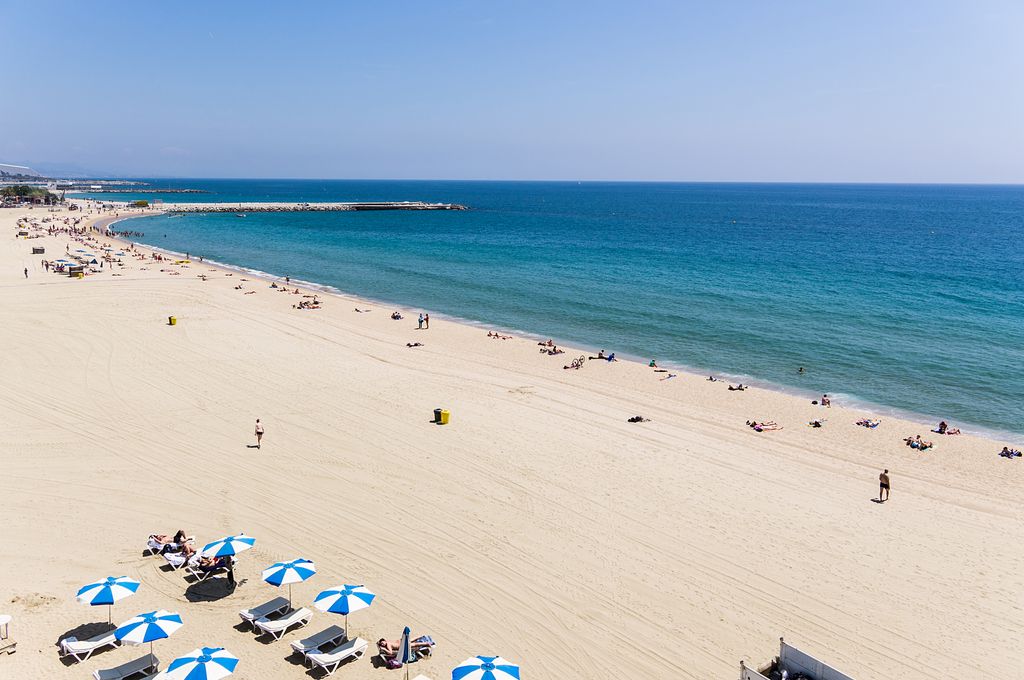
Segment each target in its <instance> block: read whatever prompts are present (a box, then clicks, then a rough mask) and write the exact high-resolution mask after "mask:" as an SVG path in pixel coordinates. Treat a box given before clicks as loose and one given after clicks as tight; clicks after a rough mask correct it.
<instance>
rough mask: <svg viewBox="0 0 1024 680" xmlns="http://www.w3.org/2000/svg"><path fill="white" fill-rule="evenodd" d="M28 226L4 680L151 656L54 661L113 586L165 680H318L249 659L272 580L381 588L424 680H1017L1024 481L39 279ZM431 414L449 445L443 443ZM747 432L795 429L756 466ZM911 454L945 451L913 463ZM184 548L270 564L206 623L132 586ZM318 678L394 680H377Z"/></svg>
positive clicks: (594, 373)
mask: <svg viewBox="0 0 1024 680" xmlns="http://www.w3.org/2000/svg"><path fill="white" fill-rule="evenodd" d="M19 214H32V215H33V216H34V217H36V218H42V217H45V216H48V215H49V213H47V212H45V211H43V210H39V209H36V210H33V211H15V210H5V211H2V212H0V228H2V232H0V234H2V235H3V236H4V237H3V238H2V239H0V309H2V310H3V321H2V323H0V343H2V344H0V347H2V354H0V356H2V359H0V361H2V368H0V374H2V375H3V386H4V389H3V391H2V392H0V405H2V413H3V418H2V419H0V470H2V475H0V498H2V501H0V512H2V516H3V523H2V526H3V532H2V537H3V544H4V545H3V551H2V552H0V613H9V614H11V615H13V617H14V622H13V624H12V626H11V632H12V634H13V636H14V637H15V638H16V639H17V640H18V642H19V651H18V652H17V654H15V655H14V656H10V657H3V656H0V677H3V678H28V677H46V678H84V677H87V676H88V675H89V674H90V673H91V672H92V671H93V670H94V669H96V668H103V667H108V666H113V665H116V664H118V663H122V662H124V661H127V660H128V659H130V658H134V657H135V656H137V655H139V654H141V653H142V651H143V650H141V649H135V648H131V647H129V648H121V649H116V650H113V651H107V652H104V653H101V654H98V655H96V656H94V657H93V658H91V659H90V660H88V661H86V662H85V663H82V664H77V665H74V666H71V667H69V668H65V667H64V666H63V665H62V663H61V662H60V661H58V659H57V652H56V649H55V647H54V643H55V642H56V641H57V639H58V638H59V637H60V636H61V634H62V633H64V632H65V631H68V630H71V629H74V628H75V627H77V626H79V625H80V624H83V623H87V622H93V621H105V619H106V611H105V607H103V608H92V609H91V608H88V607H85V606H83V605H79V604H77V603H76V602H75V601H74V599H73V595H74V593H75V591H76V589H77V588H78V587H79V586H80V585H82V584H84V583H87V582H89V581H92V580H95V579H98V578H101V577H103V576H106V575H128V576H131V577H133V578H137V579H139V580H141V581H142V583H143V586H142V588H141V589H140V591H139V593H138V594H137V595H136V596H135V597H133V598H129V599H128V600H125V601H123V602H121V603H119V604H117V605H115V607H114V620H115V622H117V621H119V620H124V619H127V618H128V617H130V616H132V615H134V614H136V613H138V612H141V611H148V610H150V609H155V608H166V609H170V610H176V611H179V612H180V613H181V614H182V617H183V618H184V620H185V626H184V627H183V628H182V629H181V630H180V631H179V632H178V633H177V634H176V635H175V636H174V637H172V638H171V639H169V640H164V641H161V642H159V643H157V645H156V651H157V654H158V656H160V658H161V659H162V660H163V661H164V662H165V663H166V662H168V661H170V660H171V659H172V658H173V657H174V656H176V655H179V654H182V653H185V652H187V651H189V650H191V649H193V648H194V647H196V646H199V645H201V644H209V645H223V646H225V647H227V648H228V649H229V650H230V651H232V652H234V653H235V654H237V655H238V656H239V657H240V658H241V659H242V663H241V665H240V666H239V671H238V673H236V674H235V676H234V677H237V678H299V677H302V676H303V673H304V671H303V670H302V668H301V667H300V666H299V665H297V663H296V662H295V661H294V659H293V658H292V659H289V660H285V657H286V656H287V653H288V651H289V650H288V647H287V644H288V641H290V640H293V639H297V638H299V637H301V636H303V633H305V634H309V633H312V632H314V631H316V630H319V629H320V628H323V627H324V626H326V625H328V624H331V623H341V619H340V618H335V617H333V616H332V615H329V614H322V613H317V615H316V616H315V617H314V620H313V623H312V625H311V626H309V627H308V628H306V629H305V631H299V632H294V633H290V634H289V635H287V636H286V637H285V640H284V641H281V642H277V643H273V644H263V643H262V642H260V641H256V640H255V639H254V636H253V635H252V634H251V633H248V632H244V633H243V632H240V631H238V630H236V629H234V628H233V626H235V625H236V623H238V621H239V619H238V616H237V613H236V612H237V611H238V610H240V609H242V608H243V607H246V606H251V605H254V604H256V603H259V602H262V601H265V600H267V599H270V598H271V597H273V596H276V595H278V594H279V593H278V591H277V590H276V589H274V588H272V587H270V586H268V585H266V584H264V583H263V582H261V581H260V576H259V572H260V570H261V569H262V568H263V567H265V566H267V565H268V564H270V563H271V562H273V561H276V560H281V559H289V558H293V557H300V556H301V557H306V558H309V559H313V560H315V561H316V563H317V565H318V567H319V574H317V575H316V576H315V577H314V578H313V579H311V580H310V581H308V582H306V583H304V584H300V585H297V586H295V588H294V592H295V599H296V601H297V602H298V603H300V604H306V605H309V603H310V601H311V599H312V597H313V596H314V594H315V593H317V592H318V591H319V590H320V589H322V588H325V587H327V586H330V585H334V584H337V583H342V582H349V583H362V584H366V585H367V586H368V587H369V588H370V589H371V590H373V591H374V592H376V593H378V595H379V597H378V599H377V601H376V602H375V603H374V605H373V606H372V607H371V608H369V609H367V610H364V611H360V612H358V613H356V614H353V615H352V616H351V617H350V621H351V625H352V629H353V632H354V633H356V634H358V635H360V636H362V637H364V638H366V639H369V640H371V641H372V640H376V639H377V638H378V637H381V636H387V637H389V638H397V637H398V635H399V634H400V632H401V629H402V627H403V626H404V625H406V624H408V625H410V626H411V627H412V629H413V632H414V633H415V634H421V633H429V634H432V635H433V636H434V637H435V638H436V639H437V640H438V643H439V644H438V647H437V649H436V654H435V656H434V658H433V659H431V660H429V661H426V662H423V663H420V664H417V665H416V666H414V667H413V670H412V674H413V675H415V674H417V673H424V674H426V675H427V676H429V677H431V678H434V680H439V679H444V678H448V677H449V676H450V669H451V667H452V666H454V665H455V664H456V663H458V662H460V661H462V660H463V659H464V658H466V657H467V656H470V655H472V654H477V653H480V654H488V653H494V654H502V655H503V656H505V657H506V658H508V659H511V660H514V661H516V662H518V663H520V664H521V665H522V666H523V669H524V670H523V673H524V677H526V678H701V679H706V678H720V679H729V678H734V677H737V675H738V670H737V664H738V661H739V659H740V658H746V659H749V660H752V661H753V662H754V663H760V662H762V661H765V660H767V659H769V658H770V657H771V656H772V655H773V653H775V652H777V649H778V647H777V644H778V643H777V638H778V636H779V635H785V636H786V638H787V640H789V641H790V642H792V643H794V644H796V645H798V646H800V647H802V648H804V649H806V650H807V651H810V652H812V653H816V654H818V655H819V656H820V657H822V658H824V659H825V660H827V661H828V662H830V663H832V664H833V665H835V666H837V667H838V668H840V669H843V670H845V671H846V672H848V673H850V674H852V675H854V676H855V677H857V678H859V679H860V680H867V679H871V678H878V679H882V678H908V679H912V678H929V679H930V678H934V677H957V678H981V677H999V678H1011V677H1020V673H1021V671H1020V660H1019V659H1018V658H1017V657H1018V656H1019V655H1018V654H1016V653H1015V652H1016V650H1018V649H1019V644H1020V632H1021V630H1024V570H1022V569H1021V564H1022V563H1024V560H1022V558H1024V540H1022V539H1024V528H1022V520H1024V511H1022V509H1024V501H1022V498H1024V483H1022V481H1021V480H1022V477H1024V461H1020V460H1015V461H1008V460H1005V459H1003V458H1000V457H998V456H997V455H996V452H997V451H998V450H999V448H1001V446H1002V444H1003V443H1002V442H993V441H987V440H984V439H980V438H974V437H970V436H961V437H941V436H938V435H930V434H928V433H927V432H926V428H924V427H922V426H921V425H919V424H916V423H908V422H899V421H897V420H895V419H892V418H886V419H885V420H884V422H883V423H882V425H881V427H879V428H878V429H877V430H866V429H864V428H861V427H857V426H855V425H854V424H853V423H854V421H855V420H857V419H858V418H859V417H861V416H862V415H864V414H863V413H861V412H856V411H850V410H847V409H844V408H838V407H837V408H832V409H831V410H825V409H822V408H820V407H814V406H811V405H810V404H809V403H807V402H806V401H805V400H803V399H799V398H796V397H791V396H787V395H783V394H779V393H775V392H770V391H766V390H761V389H753V390H750V391H748V392H743V393H738V392H728V391H726V385H725V383H709V382H706V381H704V380H703V379H701V378H698V377H695V376H687V375H680V376H679V377H677V378H675V379H674V380H669V381H666V382H660V381H659V380H658V378H659V377H662V375H663V374H654V373H652V372H651V370H650V369H649V368H647V367H646V366H642V365H638V364H633V363H628V362H620V363H617V364H608V363H606V362H596V361H592V362H589V363H588V364H587V365H586V366H585V367H584V368H583V369H582V370H580V371H563V370H562V368H561V367H562V365H563V363H567V362H568V360H569V359H571V358H572V357H573V356H576V355H578V354H579V352H571V351H570V352H569V353H568V354H565V355H562V356H558V357H548V356H543V355H540V354H539V353H538V348H537V346H536V343H535V342H534V341H530V340H525V339H516V340H509V341H497V340H491V339H488V338H487V337H486V333H485V331H484V330H481V329H479V328H474V327H470V326H463V325H458V324H453V323H448V322H441V321H440V320H439V319H434V323H433V324H432V327H431V329H430V330H429V331H417V330H416V328H415V327H416V322H415V313H414V312H413V311H408V310H407V311H405V313H406V320H405V321H401V322H396V321H392V320H391V319H390V318H389V314H390V312H391V311H392V309H390V308H384V307H381V306H379V305H375V304H367V303H363V302H360V301H356V300H354V299H351V298H335V297H331V298H328V299H327V301H326V307H325V308H324V309H322V310H319V311H295V310H293V309H292V308H291V305H292V304H293V303H294V302H295V301H296V300H297V299H298V296H293V295H287V294H283V293H277V292H274V291H271V290H270V289H268V288H267V283H266V282H260V281H257V280H254V279H253V280H250V282H249V283H248V284H247V290H256V291H257V293H256V294H255V295H243V294H242V292H241V291H236V290H234V289H233V286H234V285H235V284H236V283H237V282H238V280H239V279H240V278H241V276H240V275H237V274H236V275H235V276H232V277H226V276H225V275H224V273H223V272H222V271H217V272H211V271H210V269H211V267H209V266H206V265H200V264H199V263H193V264H192V265H191V267H189V268H182V269H180V271H181V275H180V276H169V275H167V274H166V273H161V272H159V271H158V270H159V269H160V267H161V265H159V264H157V265H153V264H150V265H148V267H149V269H148V271H140V269H139V265H138V263H137V262H136V261H134V260H129V267H127V268H125V269H124V270H122V271H123V274H124V275H123V276H121V277H117V278H114V277H111V276H110V273H109V270H104V272H105V273H103V274H101V275H97V276H91V277H89V278H87V279H86V280H84V281H77V280H70V279H68V278H65V277H59V276H56V275H52V274H51V275H44V274H43V273H42V270H41V268H40V266H39V260H40V257H39V256H31V255H29V254H28V253H29V252H30V246H31V245H34V244H39V243H43V244H45V245H46V247H47V251H48V252H47V257H48V258H51V259H52V258H54V257H60V256H61V255H54V253H60V252H63V251H64V246H65V244H66V243H67V242H68V241H67V239H66V238H63V237H61V238H47V239H38V240H33V241H26V240H21V239H14V238H12V237H11V236H12V234H13V231H12V229H11V227H12V226H13V224H14V220H15V217H16V215H19ZM119 228H125V229H130V228H132V227H131V223H130V222H129V223H126V224H122V225H119ZM23 266H28V267H29V268H30V270H31V278H30V279H29V280H27V281H26V280H25V279H24V278H23V276H22V273H21V269H22V267H23ZM200 273H209V274H210V276H211V278H210V279H209V280H208V281H206V282H203V281H200V280H198V279H197V278H196V275H197V274H200ZM247 278H250V279H252V277H247ZM355 306H359V307H361V308H363V307H367V306H369V307H372V308H373V312H372V313H369V314H357V313H355V312H354V311H353V308H354V307H355ZM171 314H174V315H177V317H178V319H179V323H178V325H177V326H174V327H171V326H168V325H167V323H166V318H167V316H168V315H171ZM413 341H420V342H423V343H425V345H426V346H425V347H421V348H417V349H408V348H406V347H405V343H406V342H413ZM609 349H614V348H609ZM836 387H837V389H838V388H841V387H842V386H836ZM921 389H927V385H922V386H921ZM436 406H444V407H447V408H450V409H451V411H452V423H451V424H450V425H448V426H445V427H441V426H436V425H433V424H431V423H430V422H429V421H430V419H431V416H432V414H431V411H432V409H433V408H435V407H436ZM636 414H642V415H644V416H647V417H648V418H652V419H653V422H650V423H644V424H630V423H627V422H625V421H626V418H628V417H629V416H632V415H636ZM821 416H825V417H827V418H828V423H827V424H826V426H825V428H823V429H811V428H809V427H807V425H806V423H807V421H809V420H811V419H812V418H816V417H821ZM257 417H260V418H262V419H263V421H264V423H265V425H266V430H267V434H266V437H265V439H264V446H263V450H262V451H259V452H257V451H255V450H252V449H249V448H247V445H248V444H251V443H253V435H252V431H253V423H254V420H255V418H257ZM751 417H754V418H757V419H774V420H777V421H778V422H780V423H781V424H783V425H785V426H786V429H785V430H783V431H781V432H771V433H762V434H757V433H755V432H752V431H751V430H750V429H748V428H747V427H746V426H745V425H744V421H745V420H746V419H747V418H751ZM917 433H921V434H922V435H925V436H926V437H927V438H932V439H934V440H936V441H937V444H938V445H937V447H936V448H935V449H934V450H933V451H929V452H926V453H920V452H917V451H914V450H911V449H909V448H908V447H906V446H905V445H904V444H903V443H902V442H901V441H900V438H901V437H904V436H906V435H909V434H917ZM883 467H888V468H889V469H890V471H891V474H892V479H893V495H892V500H891V501H890V502H888V503H886V504H884V505H879V504H876V503H873V502H872V501H871V499H872V498H873V497H874V496H876V494H877V492H878V488H877V487H878V485H877V475H878V473H879V472H880V470H881V469H882V468H883ZM178 528H185V529H186V530H188V531H189V532H190V533H194V534H196V535H197V536H198V537H199V540H200V543H203V542H205V541H208V540H213V539H215V538H218V537H220V536H222V535H224V534H226V533H230V532H242V531H245V532H247V533H249V534H251V535H254V536H256V537H257V539H258V542H257V545H256V548H255V549H254V550H251V551H249V552H247V553H245V554H243V555H242V556H241V562H240V566H239V568H238V575H239V578H241V579H245V581H244V583H243V584H242V585H241V586H240V587H239V588H238V589H237V590H236V591H235V592H234V593H232V594H230V595H228V596H227V597H223V598H222V599H219V600H216V601H199V602H192V601H190V600H189V597H190V594H191V593H194V592H196V591H197V590H198V592H199V594H203V593H209V592H219V590H218V588H217V587H216V586H200V587H199V588H198V589H195V588H193V589H190V588H189V584H188V583H186V582H185V581H184V580H183V578H182V575H181V573H178V572H175V573H165V572H164V571H161V569H160V568H159V567H160V565H161V564H162V560H161V559H160V558H157V557H142V556H141V548H142V546H143V543H144V540H145V537H146V535H147V534H149V533H151V532H156V531H159V532H167V533H170V532H173V531H174V530H176V529H178ZM211 589H212V590H211ZM282 594H283V593H282ZM371 651H372V648H371ZM336 677H339V678H383V677H395V678H397V677H399V675H398V674H396V673H392V674H389V673H388V672H386V671H384V670H379V669H375V668H374V667H373V666H372V665H371V664H370V662H369V661H368V660H367V659H365V658H364V659H363V660H361V661H358V662H356V663H354V664H350V665H348V666H346V667H343V668H342V669H340V670H339V671H338V673H337V675H336Z"/></svg>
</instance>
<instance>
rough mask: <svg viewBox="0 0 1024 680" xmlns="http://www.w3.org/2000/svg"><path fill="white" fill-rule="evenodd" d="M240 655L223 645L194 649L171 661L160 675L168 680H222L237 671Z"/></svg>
mask: <svg viewBox="0 0 1024 680" xmlns="http://www.w3.org/2000/svg"><path fill="white" fill-rule="evenodd" d="M237 665H238V657H237V656H235V655H234V654H232V653H231V652H228V651H225V649H224V648H223V647H203V648H202V649H193V650H192V651H191V652H189V653H188V654H186V655H185V656H179V657H178V658H177V659H175V660H174V661H172V662H171V665H169V666H168V667H167V670H165V671H164V672H163V673H162V674H161V675H160V677H161V678H166V680H220V678H226V677H227V676H229V675H231V674H232V673H234V672H235V666H237Z"/></svg>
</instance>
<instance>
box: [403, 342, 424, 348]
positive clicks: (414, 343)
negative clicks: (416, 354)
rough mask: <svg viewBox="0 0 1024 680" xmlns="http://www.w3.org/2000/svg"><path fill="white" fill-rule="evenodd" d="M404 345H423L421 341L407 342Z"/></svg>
mask: <svg viewBox="0 0 1024 680" xmlns="http://www.w3.org/2000/svg"><path fill="white" fill-rule="evenodd" d="M405 346H406V347H423V343H422V342H407V343H405Z"/></svg>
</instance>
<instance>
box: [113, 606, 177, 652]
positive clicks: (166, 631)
mask: <svg viewBox="0 0 1024 680" xmlns="http://www.w3.org/2000/svg"><path fill="white" fill-rule="evenodd" d="M179 628H181V616H180V615H178V614H176V613H172V612H169V611H167V610H164V609H161V610H159V611H155V612H147V613H145V614H139V615H138V616H136V617H134V618H131V619H128V620H127V621H125V622H124V623H122V624H121V625H120V626H118V627H117V629H116V630H115V631H114V637H115V638H116V639H117V640H118V641H120V642H127V643H130V644H133V645H141V644H143V643H146V642H148V643H149V651H150V653H152V652H153V641H154V640H162V639H164V638H165V637H170V636H171V635H172V634H174V632H175V631H176V630H178V629H179Z"/></svg>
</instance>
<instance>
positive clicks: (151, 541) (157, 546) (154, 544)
mask: <svg viewBox="0 0 1024 680" xmlns="http://www.w3.org/2000/svg"><path fill="white" fill-rule="evenodd" d="M195 540H196V537H195V536H186V537H185V543H195ZM169 545H172V546H176V547H178V546H177V544H176V543H161V542H160V541H158V540H156V537H155V536H152V535H151V536H150V537H149V538H147V539H146V550H148V551H149V554H150V555H156V554H157V553H159V552H160V551H161V550H163V549H164V548H165V547H166V546H169Z"/></svg>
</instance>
